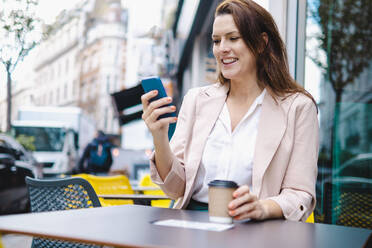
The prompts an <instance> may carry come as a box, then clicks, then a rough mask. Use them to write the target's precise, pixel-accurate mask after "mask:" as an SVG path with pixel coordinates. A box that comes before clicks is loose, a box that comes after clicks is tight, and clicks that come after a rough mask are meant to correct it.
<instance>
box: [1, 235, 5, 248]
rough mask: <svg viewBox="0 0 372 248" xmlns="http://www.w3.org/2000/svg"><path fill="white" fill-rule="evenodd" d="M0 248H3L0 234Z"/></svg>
mask: <svg viewBox="0 0 372 248" xmlns="http://www.w3.org/2000/svg"><path fill="white" fill-rule="evenodd" d="M0 248H4V246H3V242H2V241H1V233H0Z"/></svg>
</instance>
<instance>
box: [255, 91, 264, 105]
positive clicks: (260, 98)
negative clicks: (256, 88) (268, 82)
mask: <svg viewBox="0 0 372 248" xmlns="http://www.w3.org/2000/svg"><path fill="white" fill-rule="evenodd" d="M265 94H266V88H265V89H264V90H263V91H262V92H261V94H260V95H259V96H258V97H257V98H256V100H255V101H256V102H257V105H262V102H263V100H264V98H265Z"/></svg>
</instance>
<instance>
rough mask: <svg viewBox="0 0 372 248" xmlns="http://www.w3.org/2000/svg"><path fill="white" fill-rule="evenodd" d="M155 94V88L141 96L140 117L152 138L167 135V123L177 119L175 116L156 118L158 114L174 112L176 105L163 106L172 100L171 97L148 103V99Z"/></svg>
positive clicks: (156, 92)
mask: <svg viewBox="0 0 372 248" xmlns="http://www.w3.org/2000/svg"><path fill="white" fill-rule="evenodd" d="M157 94H158V91H157V90H152V91H150V92H148V93H146V94H144V95H142V96H141V101H142V105H143V114H142V119H143V120H144V121H145V123H146V125H147V127H148V128H149V130H150V132H151V133H152V136H153V137H154V138H155V137H157V136H165V135H166V136H167V135H168V127H169V124H170V123H174V122H176V121H177V118H176V117H167V118H161V119H158V118H159V116H160V115H163V114H166V113H172V112H175V111H176V107H175V106H173V105H172V106H164V105H166V104H169V103H171V102H172V98H171V97H163V98H161V99H159V100H156V101H152V102H151V103H150V99H151V98H153V97H155V96H156V95H157ZM167 137H168V136H167Z"/></svg>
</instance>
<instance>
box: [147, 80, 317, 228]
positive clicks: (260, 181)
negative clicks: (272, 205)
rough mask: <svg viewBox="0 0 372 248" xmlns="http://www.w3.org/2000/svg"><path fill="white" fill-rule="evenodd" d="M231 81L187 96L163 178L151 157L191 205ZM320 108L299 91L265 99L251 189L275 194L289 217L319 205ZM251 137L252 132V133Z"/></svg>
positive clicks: (181, 202) (171, 189)
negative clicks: (212, 132)
mask: <svg viewBox="0 0 372 248" xmlns="http://www.w3.org/2000/svg"><path fill="white" fill-rule="evenodd" d="M227 92H228V86H227V85H221V84H214V85H210V86H205V87H201V88H194V89H191V90H190V91H189V92H188V93H187V94H186V95H185V97H184V100H183V103H182V106H181V109H180V111H179V115H178V122H177V127H176V131H175V133H174V136H173V138H172V140H171V142H170V145H171V149H172V151H173V162H172V169H171V171H170V172H169V174H168V175H167V177H166V178H165V180H164V181H163V180H162V179H161V178H160V176H159V174H158V172H157V170H156V165H155V160H154V157H155V154H153V156H152V158H151V159H150V170H151V178H152V180H153V181H154V182H155V183H157V184H158V185H159V186H160V187H161V188H162V190H163V191H164V192H165V193H166V194H167V195H168V196H169V197H171V198H173V199H177V202H176V204H175V208H186V206H187V204H188V203H189V201H190V198H191V196H192V193H193V190H194V189H193V187H194V182H195V177H196V173H197V171H198V168H199V164H200V161H201V157H202V153H203V150H204V146H205V144H206V140H207V137H208V135H209V134H210V132H211V130H212V128H213V126H214V124H215V122H216V120H217V118H218V116H219V114H220V112H221V110H222V107H223V105H224V103H225V101H226V97H227ZM318 133H319V126H318V119H317V110H316V106H315V104H314V103H313V102H312V100H311V99H310V98H309V97H307V96H305V95H303V94H300V93H296V94H293V95H291V96H288V97H286V98H277V101H275V100H274V99H273V97H272V96H271V95H270V94H269V93H268V92H267V93H266V95H265V97H264V100H263V103H262V112H261V116H260V121H259V125H258V133H257V140H256V148H255V153H254V160H253V168H252V189H251V192H252V193H254V194H256V195H257V196H258V198H259V199H272V200H274V201H276V202H277V203H278V204H279V205H280V207H281V208H282V210H283V214H284V217H285V218H286V219H290V220H302V221H305V220H306V218H307V217H308V216H309V215H310V214H311V212H312V211H313V210H314V207H315V183H316V176H317V160H318V146H319V141H318V140H319V138H318ZM248 138H249V137H248Z"/></svg>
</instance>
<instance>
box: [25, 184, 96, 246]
mask: <svg viewBox="0 0 372 248" xmlns="http://www.w3.org/2000/svg"><path fill="white" fill-rule="evenodd" d="M26 185H27V188H28V192H29V197H30V203H31V211H32V212H45V211H56V210H68V209H78V208H93V207H100V206H101V204H100V202H99V199H98V197H97V194H96V193H95V191H94V189H93V187H92V186H91V185H90V184H89V182H88V181H86V180H85V179H83V178H77V177H76V178H63V179H52V180H40V179H34V178H30V177H26ZM44 247H45V248H56V247H61V248H62V247H63V248H75V247H76V248H88V247H89V248H93V247H94V248H97V247H101V246H96V245H88V244H79V243H74V242H66V241H59V240H54V239H44V238H34V239H33V241H32V248H44Z"/></svg>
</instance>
